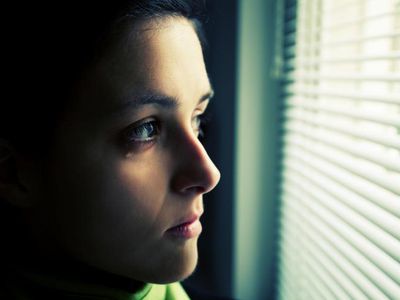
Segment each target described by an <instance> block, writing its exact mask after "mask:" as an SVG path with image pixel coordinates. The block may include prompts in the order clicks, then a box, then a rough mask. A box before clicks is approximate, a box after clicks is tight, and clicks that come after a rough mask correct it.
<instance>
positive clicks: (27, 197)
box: [0, 139, 33, 208]
mask: <svg viewBox="0 0 400 300" xmlns="http://www.w3.org/2000/svg"><path fill="white" fill-rule="evenodd" d="M31 166H32V164H30V163H28V160H26V159H23V158H22V156H20V155H18V154H17V153H16V151H15V150H14V149H13V148H12V146H11V145H10V144H9V143H8V142H7V141H5V140H2V139H0V199H1V201H6V202H8V203H9V204H11V205H14V206H17V207H21V208H22V207H30V206H31V205H32V204H33V203H32V199H33V197H31V196H32V195H31V191H32V183H31V182H30V180H29V177H30V176H27V174H29V173H31V170H30V168H31Z"/></svg>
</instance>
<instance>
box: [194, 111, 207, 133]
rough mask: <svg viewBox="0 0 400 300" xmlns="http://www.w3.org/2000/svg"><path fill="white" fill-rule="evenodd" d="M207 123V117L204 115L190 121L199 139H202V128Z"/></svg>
mask: <svg viewBox="0 0 400 300" xmlns="http://www.w3.org/2000/svg"><path fill="white" fill-rule="evenodd" d="M206 121H207V116H206V115H205V114H198V115H196V116H194V117H193V119H192V128H193V131H194V133H195V134H196V135H197V136H198V137H199V138H202V137H204V131H203V126H204V124H205V123H206Z"/></svg>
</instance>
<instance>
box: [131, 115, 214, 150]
mask: <svg viewBox="0 0 400 300" xmlns="http://www.w3.org/2000/svg"><path fill="white" fill-rule="evenodd" d="M207 121H208V116H207V115H206V114H205V113H202V114H198V115H196V116H194V117H193V119H192V128H193V131H194V132H195V133H196V134H197V136H198V138H203V137H204V131H203V129H202V127H203V126H204V124H205V123H206V122H207ZM161 127H162V126H161V123H160V121H158V120H157V119H155V118H147V119H144V120H141V121H139V122H136V123H134V124H132V125H130V126H128V127H127V128H126V129H125V130H124V131H123V141H124V144H125V145H126V146H127V148H128V149H129V150H132V149H137V148H139V147H146V146H151V145H152V144H153V143H155V142H156V140H157V138H158V137H159V135H160V133H161ZM146 131H147V132H146ZM144 134H147V135H148V136H146V137H143V136H142V137H140V135H144Z"/></svg>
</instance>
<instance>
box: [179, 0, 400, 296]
mask: <svg viewBox="0 0 400 300" xmlns="http://www.w3.org/2000/svg"><path fill="white" fill-rule="evenodd" d="M207 11H208V19H207V21H206V23H205V27H206V31H207V37H208V41H209V45H208V47H207V49H206V61H207V65H208V71H209V74H210V77H211V81H212V84H213V86H214V89H215V91H216V95H215V98H214V99H213V103H212V104H211V107H210V108H211V121H210V122H209V123H208V124H207V125H206V128H205V132H206V139H205V141H204V143H205V145H206V148H207V150H208V151H209V153H210V156H211V157H212V158H213V160H214V161H215V163H216V164H217V166H218V167H219V168H220V170H221V173H222V179H221V182H220V184H219V186H218V187H217V188H216V189H215V190H214V191H213V192H211V193H210V194H208V195H206V197H205V207H206V213H205V215H204V217H203V218H202V220H203V225H204V226H203V227H204V231H203V233H202V236H201V238H200V242H199V243H200V244H199V248H200V258H199V266H198V270H197V271H196V273H195V274H194V275H193V276H192V277H191V278H189V279H188V280H187V283H189V284H192V285H195V286H197V287H200V288H203V289H205V290H208V291H210V292H212V293H214V294H217V295H225V296H231V297H234V298H237V299H242V300H253V299H400V1H399V0H297V1H296V0H275V1H272V0H246V1H245V0H214V1H208V2H207Z"/></svg>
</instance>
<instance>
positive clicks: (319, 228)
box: [292, 191, 400, 299]
mask: <svg viewBox="0 0 400 300" xmlns="http://www.w3.org/2000/svg"><path fill="white" fill-rule="evenodd" d="M295 194H297V195H298V194H299V191H297V192H295ZM292 197H296V196H294V195H292ZM302 204H303V205H305V206H306V207H307V208H308V209H305V208H304V206H303V205H302V206H301V207H302V208H301V209H299V211H298V213H299V214H301V215H303V216H304V221H305V222H306V223H308V224H310V225H311V226H310V228H309V229H308V230H307V231H308V233H310V231H311V227H312V228H313V229H315V234H314V237H316V236H318V237H319V238H320V239H321V240H322V239H323V240H325V241H327V242H328V244H330V247H329V248H330V249H332V248H335V249H336V250H337V251H338V252H339V254H340V255H341V256H342V257H344V258H345V259H346V260H347V263H348V264H351V265H353V266H354V267H355V268H356V269H357V270H359V272H360V273H362V274H363V275H364V276H365V277H364V278H365V279H366V280H367V281H368V282H369V283H370V284H369V288H370V292H372V293H373V294H374V295H373V297H372V298H373V299H395V298H396V297H397V295H399V294H400V286H398V285H397V284H395V283H393V282H391V281H390V280H388V278H387V277H386V276H385V274H384V273H383V272H382V271H381V270H380V269H379V268H377V267H376V266H374V265H373V264H372V263H371V262H370V261H369V260H367V259H366V258H365V257H364V256H362V255H360V252H358V251H357V249H355V248H354V247H353V246H352V245H350V244H348V243H347V242H346V241H345V240H344V239H343V238H342V237H341V236H339V235H337V234H336V233H335V231H334V230H333V229H332V228H330V227H329V226H328V225H327V224H326V222H325V220H326V218H327V217H329V214H325V213H324V212H323V211H321V210H317V209H316V207H315V206H313V204H312V203H310V200H309V199H307V198H306V197H303V198H302ZM307 231H306V232H307ZM371 283H372V284H371ZM371 296H372V295H371Z"/></svg>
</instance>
